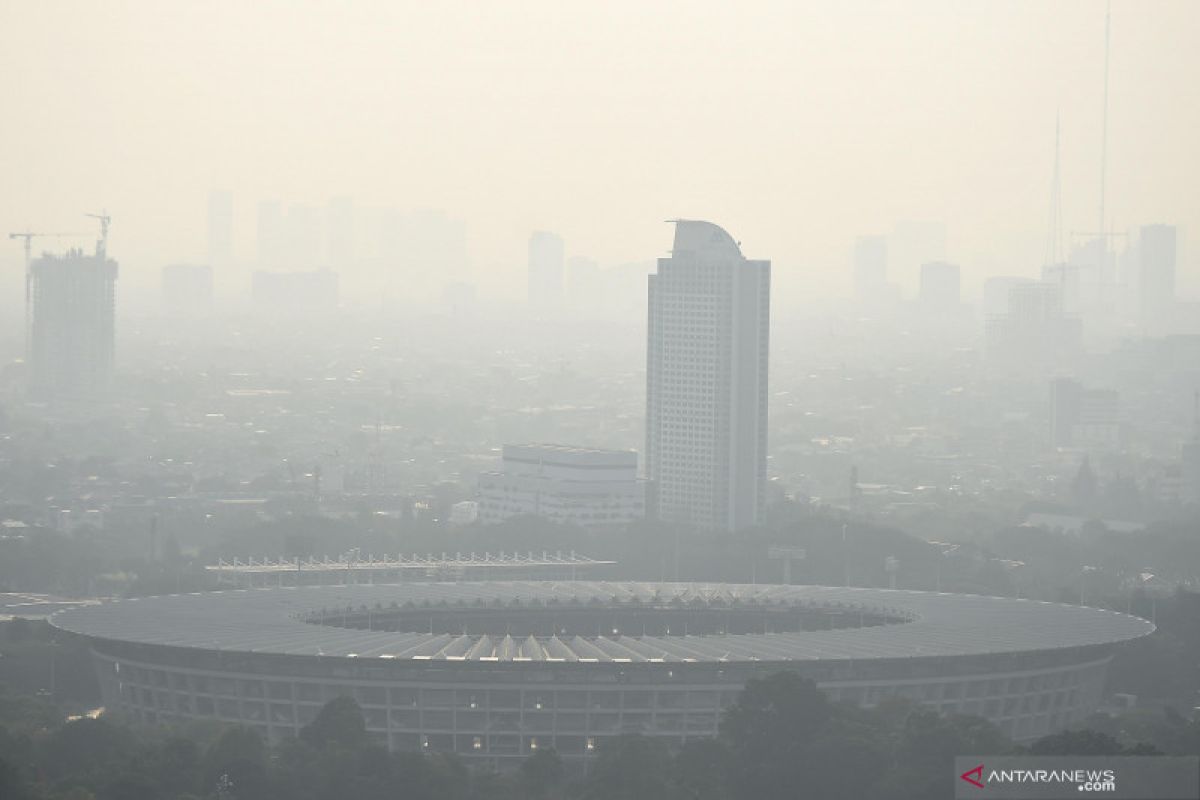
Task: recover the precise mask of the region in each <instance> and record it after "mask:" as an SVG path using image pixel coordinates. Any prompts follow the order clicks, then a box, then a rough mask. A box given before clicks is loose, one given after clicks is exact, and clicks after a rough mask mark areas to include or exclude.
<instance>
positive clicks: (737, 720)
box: [720, 672, 833, 800]
mask: <svg viewBox="0 0 1200 800" xmlns="http://www.w3.org/2000/svg"><path fill="white" fill-rule="evenodd" d="M832 714H833V708H832V706H831V705H830V704H829V700H828V699H827V698H826V697H825V695H824V694H823V693H822V692H821V690H820V689H818V688H817V685H816V684H815V683H814V682H813V681H811V680H809V679H807V678H803V677H801V676H800V675H798V674H796V673H794V672H779V673H776V674H774V675H771V676H769V677H767V678H754V679H751V680H750V681H749V682H748V683H747V684H746V688H745V689H744V690H742V692H741V694H739V695H738V699H737V701H736V702H735V703H734V704H733V705H732V706H731V707H730V708H729V709H728V710H727V711H726V712H725V716H724V718H723V719H722V720H721V726H720V736H721V739H722V740H723V741H724V742H725V743H726V744H727V745H728V746H729V749H730V752H731V753H732V754H733V770H732V779H733V785H734V787H735V791H736V793H737V794H739V795H740V796H743V797H747V798H755V800H766V799H767V798H774V797H788V798H790V797H794V796H795V794H796V791H797V787H798V786H800V785H801V784H802V782H803V781H804V779H805V762H806V759H805V750H806V748H807V746H808V745H809V744H810V743H811V742H812V741H813V740H814V739H815V738H816V737H817V736H818V735H819V734H820V733H821V732H822V731H823V730H824V729H825V727H826V726H827V724H828V722H829V719H830V717H831V716H832Z"/></svg>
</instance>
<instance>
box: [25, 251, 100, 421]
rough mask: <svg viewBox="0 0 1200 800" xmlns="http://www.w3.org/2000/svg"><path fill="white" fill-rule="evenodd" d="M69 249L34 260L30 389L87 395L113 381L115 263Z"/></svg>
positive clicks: (61, 395)
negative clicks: (59, 253)
mask: <svg viewBox="0 0 1200 800" xmlns="http://www.w3.org/2000/svg"><path fill="white" fill-rule="evenodd" d="M97 251H98V252H97V253H96V254H95V255H85V254H84V253H83V252H82V251H80V250H71V251H69V252H67V253H66V254H65V255H61V256H58V255H44V256H42V257H41V258H39V259H38V260H36V261H34V262H33V265H32V268H31V276H32V279H33V287H32V288H33V298H32V300H33V323H32V330H31V337H32V342H31V343H32V347H31V354H30V356H31V362H32V363H31V365H30V366H31V370H32V375H31V386H30V388H31V390H32V392H33V394H34V395H35V396H38V397H45V398H64V399H86V398H90V397H95V396H97V395H99V394H101V393H103V392H104V390H105V389H107V388H108V386H109V384H110V383H111V381H112V372H113V352H114V326H113V307H114V304H115V302H116V282H117V262H115V261H113V260H112V259H110V258H108V257H107V256H106V255H105V254H104V250H103V249H102V248H101V247H100V246H99V245H98V246H97Z"/></svg>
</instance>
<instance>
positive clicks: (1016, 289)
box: [984, 281, 1083, 374]
mask: <svg viewBox="0 0 1200 800" xmlns="http://www.w3.org/2000/svg"><path fill="white" fill-rule="evenodd" d="M984 334H985V337H984V341H985V346H986V352H987V361H988V366H989V368H992V369H999V370H1003V371H1015V372H1020V373H1022V374H1027V373H1029V372H1030V371H1034V372H1038V371H1050V370H1054V369H1055V368H1057V367H1060V366H1064V365H1066V364H1067V363H1069V362H1071V361H1072V360H1073V359H1075V358H1078V356H1079V354H1080V349H1081V343H1082V338H1083V326H1082V323H1081V321H1080V319H1079V317H1078V316H1075V315H1072V314H1067V313H1064V311H1063V300H1062V288H1061V287H1060V286H1059V285H1058V284H1054V283H1046V282H1043V281H1027V282H1016V283H1013V284H1012V286H1011V287H1010V288H1009V292H1008V309H1007V311H1006V312H1005V313H1003V314H998V315H996V316H989V317H988V318H987V321H986V324H985V328H984Z"/></svg>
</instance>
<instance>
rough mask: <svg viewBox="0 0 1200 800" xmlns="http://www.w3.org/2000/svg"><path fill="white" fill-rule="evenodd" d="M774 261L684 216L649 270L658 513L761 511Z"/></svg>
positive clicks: (714, 522) (730, 516)
mask: <svg viewBox="0 0 1200 800" xmlns="http://www.w3.org/2000/svg"><path fill="white" fill-rule="evenodd" d="M770 294H771V262H769V261H750V260H747V259H746V258H745V257H744V256H743V255H742V251H741V248H740V246H739V245H738V243H737V242H736V241H734V239H733V237H732V236H730V235H729V234H728V233H726V232H725V231H724V230H723V229H721V228H719V227H717V226H716V225H713V224H712V223H709V222H699V221H693V220H678V221H676V222H675V242H674V247H673V248H672V250H671V256H670V258H661V259H659V260H658V271H657V272H656V273H655V274H652V275H650V276H649V292H648V307H649V320H648V329H647V347H646V477H647V479H648V480H649V481H650V484H651V492H652V496H653V501H652V504H651V506H652V507H651V509H650V511H651V512H652V513H654V514H655V515H656V516H657V517H658V518H660V519H662V520H665V521H668V522H676V523H682V524H690V525H696V526H699V527H704V528H721V529H726V530H735V529H738V528H744V527H746V526H749V525H754V524H757V523H758V522H759V521H760V520H761V519H762V513H763V504H764V500H765V491H766V472H767V369H768V365H767V357H768V344H769V338H770V305H771V296H770Z"/></svg>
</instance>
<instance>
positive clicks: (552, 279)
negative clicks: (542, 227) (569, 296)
mask: <svg viewBox="0 0 1200 800" xmlns="http://www.w3.org/2000/svg"><path fill="white" fill-rule="evenodd" d="M562 294H563V240H562V238H561V237H559V236H558V235H557V234H554V233H550V232H548V231H534V233H533V235H532V236H530V237H529V302H530V303H532V304H534V305H538V306H552V305H555V304H557V303H559V302H560V301H561V300H562Z"/></svg>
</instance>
